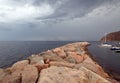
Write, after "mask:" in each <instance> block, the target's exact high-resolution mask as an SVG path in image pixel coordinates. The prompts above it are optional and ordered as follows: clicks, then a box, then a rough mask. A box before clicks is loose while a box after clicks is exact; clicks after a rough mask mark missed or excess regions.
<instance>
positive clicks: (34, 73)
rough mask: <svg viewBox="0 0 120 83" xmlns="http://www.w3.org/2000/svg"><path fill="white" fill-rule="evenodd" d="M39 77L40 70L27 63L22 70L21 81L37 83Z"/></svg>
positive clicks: (23, 82)
mask: <svg viewBox="0 0 120 83" xmlns="http://www.w3.org/2000/svg"><path fill="white" fill-rule="evenodd" d="M37 78H38V70H37V68H36V67H34V66H32V65H27V66H26V67H25V68H24V70H23V71H22V81H21V83H36V81H37Z"/></svg>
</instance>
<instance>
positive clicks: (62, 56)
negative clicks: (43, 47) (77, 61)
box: [53, 48, 66, 58]
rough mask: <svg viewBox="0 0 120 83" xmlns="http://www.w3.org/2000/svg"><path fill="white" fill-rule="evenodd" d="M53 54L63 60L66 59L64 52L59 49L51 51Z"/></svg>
mask: <svg viewBox="0 0 120 83" xmlns="http://www.w3.org/2000/svg"><path fill="white" fill-rule="evenodd" d="M53 52H54V53H56V54H57V55H58V56H59V57H61V58H65V57H66V53H65V52H64V50H62V49H60V48H55V49H53Z"/></svg>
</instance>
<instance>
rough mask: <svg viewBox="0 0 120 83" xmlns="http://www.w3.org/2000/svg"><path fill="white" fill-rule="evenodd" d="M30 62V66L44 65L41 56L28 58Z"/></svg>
mask: <svg viewBox="0 0 120 83" xmlns="http://www.w3.org/2000/svg"><path fill="white" fill-rule="evenodd" d="M28 59H29V60H30V64H41V65H43V64H44V58H43V57H42V56H38V55H36V56H33V57H29V58H28Z"/></svg>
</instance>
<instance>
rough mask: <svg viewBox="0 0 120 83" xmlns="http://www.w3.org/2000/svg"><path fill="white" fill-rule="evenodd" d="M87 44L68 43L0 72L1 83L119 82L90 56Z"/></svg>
mask: <svg viewBox="0 0 120 83" xmlns="http://www.w3.org/2000/svg"><path fill="white" fill-rule="evenodd" d="M88 45H89V43H87V42H77V43H72V44H67V45H65V46H61V47H59V48H55V49H52V50H48V51H46V52H43V53H40V54H36V55H32V56H30V57H29V58H28V59H26V60H22V61H18V62H16V63H15V64H13V66H11V67H9V68H7V69H0V83H119V82H117V81H116V80H114V79H112V78H111V77H110V76H109V75H108V74H107V73H106V72H105V71H104V70H103V68H102V67H101V66H99V65H98V64H97V63H96V62H95V61H93V60H92V58H91V57H90V56H89V53H88V51H87V46H88Z"/></svg>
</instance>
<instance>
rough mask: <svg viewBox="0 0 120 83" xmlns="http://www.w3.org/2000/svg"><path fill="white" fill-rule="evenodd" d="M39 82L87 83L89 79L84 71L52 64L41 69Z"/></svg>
mask: <svg viewBox="0 0 120 83" xmlns="http://www.w3.org/2000/svg"><path fill="white" fill-rule="evenodd" d="M38 83H87V79H86V78H85V74H84V73H83V72H82V71H77V70H76V69H71V68H67V67H55V66H52V67H50V68H47V69H44V70H42V71H41V73H40V78H39V80H38Z"/></svg>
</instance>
